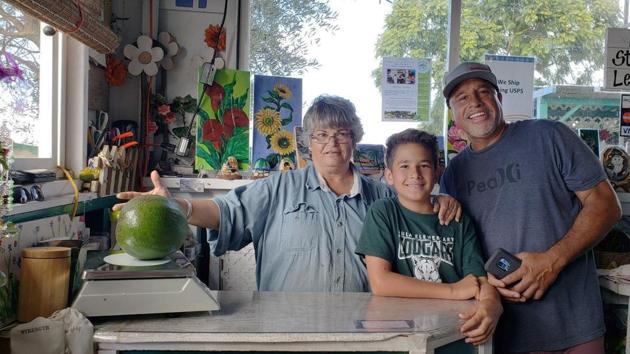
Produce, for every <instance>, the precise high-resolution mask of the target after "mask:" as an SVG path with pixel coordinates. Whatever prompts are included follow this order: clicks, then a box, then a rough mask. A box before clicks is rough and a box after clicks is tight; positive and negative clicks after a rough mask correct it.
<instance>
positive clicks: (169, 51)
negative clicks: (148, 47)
mask: <svg viewBox="0 0 630 354" xmlns="http://www.w3.org/2000/svg"><path fill="white" fill-rule="evenodd" d="M158 41H159V42H160V44H161V45H163V46H164V48H166V54H165V55H164V59H162V61H161V62H160V65H161V66H162V68H164V70H171V69H173V68H174V67H175V63H174V62H173V57H174V56H176V55H177V52H178V51H179V44H177V42H175V38H173V36H172V35H171V34H170V33H168V32H162V33H160V34H159V35H158Z"/></svg>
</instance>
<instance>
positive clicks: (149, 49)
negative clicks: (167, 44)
mask: <svg viewBox="0 0 630 354" xmlns="http://www.w3.org/2000/svg"><path fill="white" fill-rule="evenodd" d="M136 42H137V43H138V46H137V47H136V46H135V45H133V44H127V45H126V46H125V49H124V51H123V52H124V53H125V57H127V58H128V59H129V60H131V62H130V63H129V66H128V67H127V70H129V73H130V74H131V75H135V76H138V75H140V74H141V73H142V72H143V71H144V73H145V74H147V75H149V76H155V75H157V73H158V66H157V62H159V61H160V60H162V58H164V51H163V50H162V48H160V47H153V40H152V39H151V37H149V36H145V35H142V36H140V37H138V40H137V41H136Z"/></svg>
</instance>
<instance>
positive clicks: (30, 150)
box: [0, 1, 62, 169]
mask: <svg viewBox="0 0 630 354" xmlns="http://www.w3.org/2000/svg"><path fill="white" fill-rule="evenodd" d="M44 26H45V24H44V23H42V22H40V21H39V20H38V19H36V18H34V17H32V16H30V15H28V14H25V13H24V12H22V11H20V10H19V9H17V8H15V7H13V6H11V5H9V4H7V3H6V2H3V1H0V28H2V29H3V31H2V32H1V33H0V46H1V47H0V62H1V65H3V67H7V66H10V65H11V64H15V65H17V67H18V68H19V70H20V71H21V77H17V78H14V79H13V80H4V81H2V82H0V124H2V125H3V126H5V127H7V128H8V129H9V131H10V136H11V138H12V140H13V144H14V148H13V150H14V157H15V162H14V168H17V169H31V168H54V166H55V165H56V164H57V163H58V158H59V156H58V148H57V144H58V141H57V140H58V139H57V137H58V131H59V129H58V116H59V111H60V107H61V105H60V104H59V100H60V97H59V95H58V94H57V93H58V92H59V80H58V78H59V67H60V65H59V64H60V60H59V58H60V55H61V54H62V50H61V49H62V46H61V45H60V42H61V40H62V36H61V34H60V33H58V34H56V35H54V36H46V35H44V34H43V31H42V29H43V27H44Z"/></svg>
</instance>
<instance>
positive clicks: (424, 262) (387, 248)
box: [355, 198, 486, 283]
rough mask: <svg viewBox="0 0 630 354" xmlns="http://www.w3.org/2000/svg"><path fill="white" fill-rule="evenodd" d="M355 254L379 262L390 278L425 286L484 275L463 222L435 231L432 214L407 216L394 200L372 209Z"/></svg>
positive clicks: (472, 235)
mask: <svg viewBox="0 0 630 354" xmlns="http://www.w3.org/2000/svg"><path fill="white" fill-rule="evenodd" d="M355 253H357V254H360V255H364V256H375V257H379V258H382V259H384V260H386V261H388V262H390V263H391V264H392V270H393V271H394V272H396V273H399V274H403V275H407V276H410V277H415V278H417V279H420V280H425V281H431V282H444V283H455V282H457V281H459V280H460V279H462V278H463V277H465V276H466V275H468V274H473V275H475V276H485V275H486V272H485V270H484V269H483V258H482V255H481V247H480V245H479V242H478V241H477V238H476V236H475V229H474V226H473V224H472V222H471V220H470V218H468V216H466V215H462V218H461V221H460V222H455V221H452V222H451V223H450V224H449V225H440V222H439V220H438V216H437V214H419V213H416V212H413V211H411V210H409V209H407V208H405V207H404V206H402V204H400V202H399V201H398V199H397V198H384V199H380V200H378V201H376V202H374V203H373V204H372V206H371V207H370V209H369V210H368V213H367V216H366V217H365V222H364V224H363V230H362V232H361V238H360V240H359V243H358V245H357V249H356V251H355Z"/></svg>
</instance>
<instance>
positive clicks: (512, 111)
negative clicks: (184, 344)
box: [486, 54, 536, 121]
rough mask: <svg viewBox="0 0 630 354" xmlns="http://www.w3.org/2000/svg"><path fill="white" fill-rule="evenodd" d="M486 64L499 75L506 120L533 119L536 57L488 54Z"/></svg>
mask: <svg viewBox="0 0 630 354" xmlns="http://www.w3.org/2000/svg"><path fill="white" fill-rule="evenodd" d="M486 64H488V66H490V68H491V69H492V72H493V73H494V75H496V77H497V82H498V84H499V91H500V92H501V95H502V96H503V100H502V103H503V116H504V118H505V120H506V121H516V120H522V119H531V118H532V115H533V109H534V103H533V100H534V96H533V95H534V69H535V64H536V58H534V57H519V56H511V55H490V54H487V55H486Z"/></svg>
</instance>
